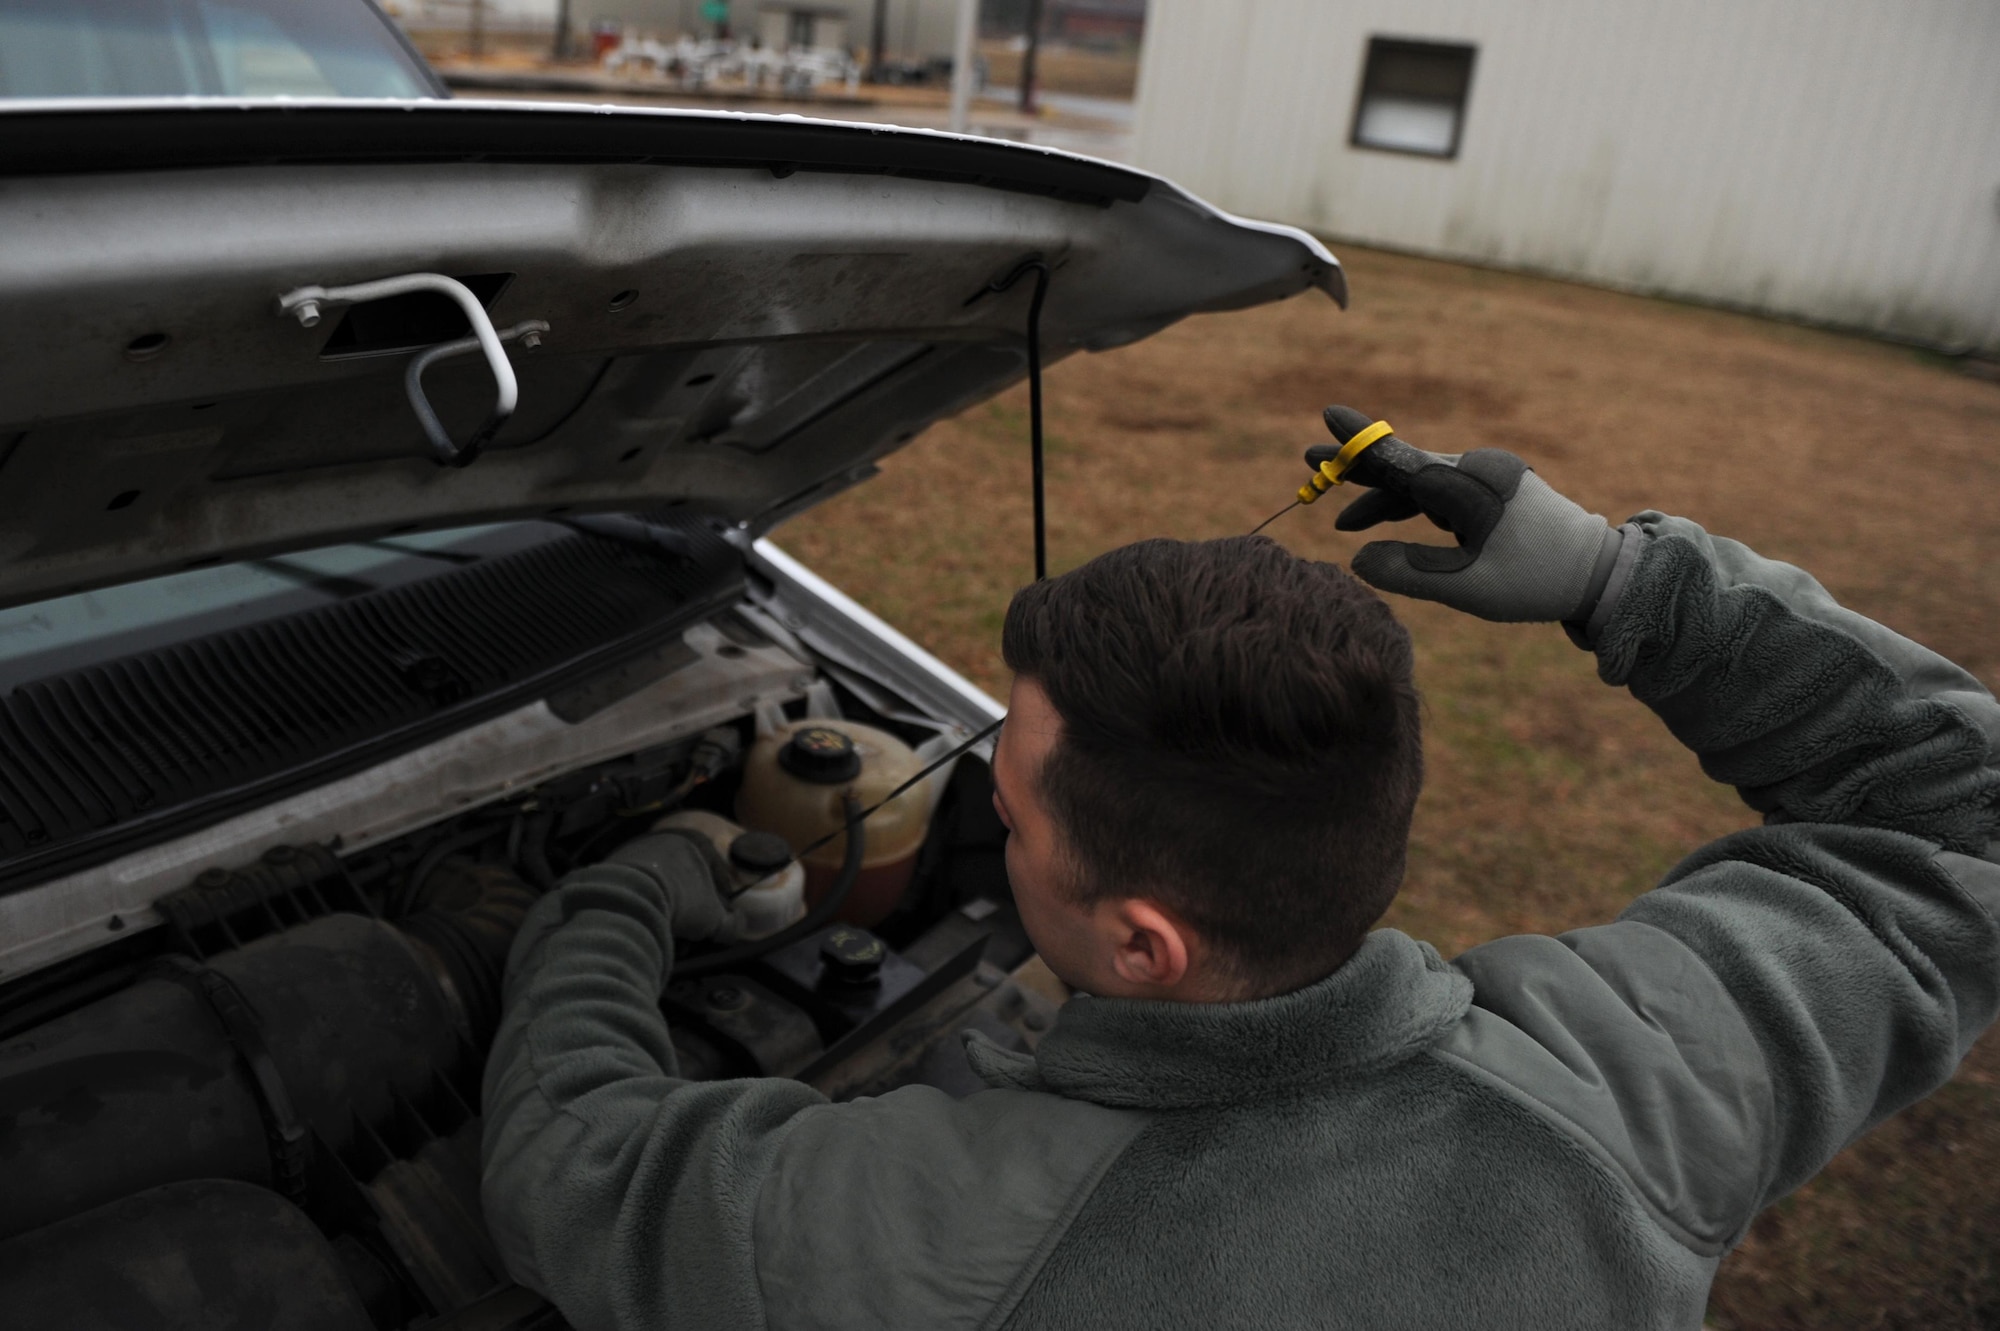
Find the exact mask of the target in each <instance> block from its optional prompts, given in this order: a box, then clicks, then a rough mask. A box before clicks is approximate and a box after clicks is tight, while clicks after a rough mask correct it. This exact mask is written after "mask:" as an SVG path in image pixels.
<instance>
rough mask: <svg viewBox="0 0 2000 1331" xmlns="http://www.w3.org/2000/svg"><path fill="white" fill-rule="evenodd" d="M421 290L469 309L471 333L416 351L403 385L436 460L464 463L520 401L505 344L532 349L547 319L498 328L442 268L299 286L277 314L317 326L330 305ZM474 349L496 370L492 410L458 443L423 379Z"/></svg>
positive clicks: (280, 300)
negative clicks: (440, 365) (431, 370)
mask: <svg viewBox="0 0 2000 1331" xmlns="http://www.w3.org/2000/svg"><path fill="white" fill-rule="evenodd" d="M418 291H431V292H435V293H437V294H438V295H441V296H447V297H449V298H450V299H452V300H453V301H455V302H457V304H458V307H459V309H461V310H463V311H464V312H465V320H466V322H467V323H469V324H471V325H472V336H471V337H468V338H460V339H458V340H456V341H452V342H445V343H441V344H439V345H438V346H435V347H431V348H429V349H428V350H425V351H420V352H418V353H417V356H416V358H415V359H414V360H412V361H411V362H410V366H409V369H408V370H406V371H405V372H404V374H403V387H404V390H405V391H406V392H407V393H408V394H409V396H410V408H411V410H413V411H415V412H416V414H417V422H418V424H420V425H422V426H423V429H424V436H425V437H426V438H427V439H428V440H429V441H430V445H431V453H432V455H433V456H434V457H435V458H436V460H437V463H438V465H439V466H443V467H463V466H466V465H467V464H468V463H470V462H471V461H472V460H473V459H474V458H476V457H478V456H479V453H480V450H482V449H483V448H485V446H486V443H487V441H488V440H490V439H492V438H493V436H494V435H496V434H498V433H499V432H500V427H501V426H503V425H505V424H506V423H507V418H508V417H510V416H512V415H513V414H514V407H515V404H516V403H517V402H518V401H519V400H520V394H521V389H520V384H519V382H518V381H517V380H516V379H515V378H514V367H513V365H512V364H511V363H510V362H509V361H508V360H507V353H506V351H505V350H504V349H503V348H502V346H501V344H502V343H503V342H511V341H514V340H515V339H517V338H518V339H525V340H524V341H523V345H524V346H526V347H528V348H530V349H531V350H532V349H533V348H534V347H536V346H539V345H540V344H541V335H542V334H543V333H546V332H548V331H549V326H548V324H546V323H544V322H543V321H542V320H540V319H530V320H528V321H527V322H525V323H519V324H516V325H514V326H513V327H512V328H509V329H508V330H507V331H506V332H504V333H503V332H499V331H497V330H496V329H495V328H494V327H493V320H492V319H490V318H488V317H487V314H486V307H485V306H484V305H481V304H480V303H479V297H477V296H475V295H473V294H472V291H471V290H470V289H469V288H468V287H467V286H466V285H465V284H464V283H463V282H460V281H458V280H457V279H455V278H450V277H446V276H445V275H444V274H442V273H406V274H404V275H403V276H401V277H384V278H380V279H378V280H376V281H373V282H356V283H353V284H352V285H349V286H344V287H322V286H305V287H299V288H297V289H295V290H292V291H288V292H286V293H285V294H284V295H282V296H280V297H278V313H279V314H280V315H286V314H289V315H291V316H293V317H294V318H296V319H297V320H298V321H299V323H300V324H301V325H302V326H304V327H306V328H312V327H315V326H317V325H318V323H319V321H320V319H321V318H322V317H324V315H325V312H326V311H327V310H328V309H329V308H332V307H335V306H340V305H361V304H365V303H366V302H368V301H371V300H387V299H388V298H390V297H391V296H407V295H410V294H412V293H413V292H418ZM475 348H476V349H478V350H480V351H483V352H485V353H486V365H487V368H489V369H490V370H492V371H493V385H494V390H495V391H494V398H493V414H492V415H490V416H489V417H487V419H486V423H485V424H483V425H481V426H480V427H479V428H478V429H477V430H475V431H474V432H473V435H472V438H471V439H469V440H467V441H466V443H465V445H464V446H463V447H460V446H459V445H457V444H454V443H453V442H452V441H451V436H450V435H449V434H447V433H446V432H445V428H444V425H443V423H442V422H441V421H439V420H438V418H437V413H436V412H435V411H433V410H432V409H431V404H430V400H429V399H428V398H426V397H425V396H424V389H423V383H422V379H423V373H424V371H425V370H426V369H428V368H430V366H432V365H434V364H436V363H437V362H438V361H440V360H443V359H445V358H447V357H450V356H458V355H462V354H464V353H465V352H468V351H472V350H474V349H475Z"/></svg>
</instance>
